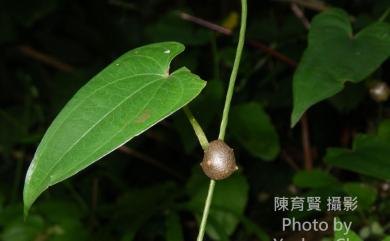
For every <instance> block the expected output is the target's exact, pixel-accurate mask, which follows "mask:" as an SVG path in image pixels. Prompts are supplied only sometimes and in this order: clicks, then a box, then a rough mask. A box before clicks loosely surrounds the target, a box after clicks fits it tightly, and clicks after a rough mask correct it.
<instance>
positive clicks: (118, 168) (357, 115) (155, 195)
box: [0, 0, 390, 241]
mask: <svg viewBox="0 0 390 241" xmlns="http://www.w3.org/2000/svg"><path fill="white" fill-rule="evenodd" d="M315 2H316V1H315ZM239 3H240V2H239V1H226V0H214V1H182V0H173V1H172V0H171V1H166V0H144V1H128V2H127V1H121V0H108V1H100V0H99V1H64V0H40V1H28V0H22V1H6V0H2V1H1V2H0V100H1V101H0V103H1V104H0V105H1V107H0V108H1V109H0V240H4V241H8V240H10V241H18V240H34V241H38V240H39V241H42V240H131V237H132V235H133V234H134V235H135V240H145V241H146V240H164V239H165V237H166V232H167V231H166V230H167V228H166V227H167V226H169V227H172V223H169V222H168V224H169V225H167V222H166V220H167V218H166V217H167V216H169V214H170V213H172V212H173V213H175V214H177V215H175V217H179V218H180V221H179V223H180V224H181V226H180V227H179V229H181V230H182V232H183V233H184V238H185V240H195V237H196V233H197V229H198V225H197V222H196V218H194V215H193V213H197V212H200V211H201V210H198V211H193V212H191V211H190V209H187V208H185V206H186V205H185V204H186V202H187V201H188V200H189V199H191V195H192V193H191V189H189V187H188V185H189V184H186V183H187V182H188V180H189V178H190V177H191V176H192V175H194V174H193V173H194V172H195V173H196V172H197V171H199V170H200V167H199V166H198V163H199V162H200V160H201V158H202V150H201V148H200V146H199V145H198V144H197V143H196V139H195V137H194V135H193V134H192V129H191V127H190V125H189V124H188V123H187V121H186V119H185V116H184V115H183V113H182V112H181V111H179V112H177V113H176V114H174V115H173V116H172V117H169V118H168V119H166V120H164V121H163V122H161V123H159V124H158V125H156V126H154V127H153V128H151V129H150V130H148V131H147V132H146V133H145V134H143V135H141V136H139V137H137V138H135V139H134V140H132V141H131V142H130V143H128V144H127V145H126V147H125V148H122V149H121V150H119V151H115V152H113V153H112V154H110V155H108V156H107V157H105V158H103V159H102V160H101V161H99V162H98V163H96V164H94V165H93V166H91V167H89V168H87V169H86V170H84V171H82V172H81V173H80V174H78V175H76V176H74V177H72V178H70V179H69V180H67V181H65V182H63V183H60V184H58V185H56V186H54V187H53V188H50V190H49V191H47V192H45V193H44V194H43V196H42V197H40V198H39V200H38V201H37V203H36V204H35V205H34V206H33V208H32V211H31V215H30V217H29V218H28V220H27V222H23V221H22V220H23V217H22V188H23V180H24V175H25V172H26V170H27V168H28V165H29V162H30V161H31V159H32V156H33V154H34V151H35V149H36V147H37V145H38V144H39V142H40V140H41V138H42V136H43V134H44V132H45V130H46V129H47V127H48V126H49V125H50V123H51V121H52V120H53V119H54V118H55V116H56V114H57V113H58V112H59V111H60V110H61V108H62V107H63V106H64V104H65V103H66V102H67V101H68V100H69V99H70V98H71V97H72V95H73V94H74V93H75V91H77V90H78V89H79V88H80V87H81V86H82V85H83V84H85V83H86V82H87V81H88V80H89V79H90V78H91V77H93V76H94V75H95V74H96V73H98V72H99V71H100V70H101V69H102V68H103V67H104V66H106V65H107V64H109V63H110V62H112V61H113V60H114V59H115V58H117V57H119V56H120V55H121V54H122V53H124V52H126V51H128V50H130V49H132V48H135V47H138V46H141V45H145V44H148V43H153V42H159V41H165V40H176V41H179V42H182V43H184V44H185V45H186V51H185V52H184V53H183V54H181V55H180V56H179V57H178V58H177V59H176V60H175V61H174V63H173V67H172V68H173V69H176V68H177V67H180V66H183V65H185V66H187V67H188V68H189V69H191V71H192V72H194V73H197V74H198V75H200V76H201V77H202V78H203V79H204V80H207V81H211V80H212V81H214V82H215V83H217V84H215V85H216V87H214V88H213V89H210V90H209V91H208V92H207V94H206V93H205V92H204V93H203V94H202V95H201V97H200V98H199V100H198V101H197V102H196V101H195V103H194V104H193V112H194V115H195V116H196V117H199V119H200V122H201V124H202V126H204V127H205V129H206V133H207V135H208V137H209V139H214V138H216V136H217V132H218V128H219V124H218V123H219V121H220V118H221V114H222V104H223V100H224V90H225V89H226V86H227V81H228V78H229V74H230V70H231V67H232V62H233V58H234V50H235V46H236V39H237V33H238V27H236V28H234V29H233V33H234V34H233V36H225V35H223V34H219V33H214V32H213V31H212V30H209V29H207V28H205V27H202V26H199V25H197V24H194V23H191V22H189V21H185V20H183V19H182V18H180V12H186V13H189V14H192V15H194V16H197V17H199V18H203V19H206V20H209V21H211V22H214V23H217V24H226V19H227V18H228V16H229V15H231V13H232V12H236V13H239V12H240V5H239ZM325 3H326V4H327V5H329V6H335V7H339V8H342V9H344V10H345V11H347V12H348V13H349V14H350V15H351V16H353V27H354V29H355V30H356V31H358V30H359V29H361V28H362V27H364V26H367V25H368V24H370V23H372V22H374V21H376V20H377V19H378V18H379V17H380V16H381V15H382V14H383V13H384V12H385V10H386V9H387V7H388V6H389V1H386V0H382V1H369V0H351V1H346V0H345V1H326V2H325ZM248 5H249V13H248V16H249V18H248V29H247V39H250V40H256V41H258V42H260V43H262V44H263V45H265V46H269V47H271V48H273V49H275V51H277V52H279V53H282V54H283V55H285V56H287V57H288V58H290V59H291V60H292V61H293V62H299V59H300V57H301V55H302V53H303V51H304V49H305V47H306V44H307V43H306V35H307V30H306V29H305V27H304V26H303V24H302V22H301V20H300V19H298V18H297V17H296V16H295V14H294V13H293V11H292V10H291V5H290V2H289V1H249V3H248ZM319 6H322V5H319ZM301 7H303V8H304V12H305V15H306V17H307V18H308V19H309V20H310V19H311V18H312V17H313V16H315V15H316V14H317V13H318V12H319V10H318V9H315V8H310V7H304V6H303V5H302V6H301ZM303 8H302V9H303ZM213 44H215V45H216V51H214V50H215V49H214V50H213ZM216 56H219V60H217V61H218V63H217V64H215V57H216ZM294 68H295V67H294V63H292V62H288V61H287V62H286V61H283V59H282V60H281V59H280V58H276V57H274V56H271V55H270V51H264V49H262V48H256V47H254V46H253V45H250V44H247V45H246V46H245V50H244V54H243V58H242V64H241V68H240V71H239V76H238V81H237V88H236V91H235V96H234V98H233V104H234V105H235V104H240V103H246V102H250V101H251V102H256V103H260V104H261V105H262V106H263V107H264V109H265V111H266V112H267V113H268V114H269V116H270V118H271V121H272V123H273V126H274V127H275V129H276V131H277V133H278V136H279V144H278V146H280V153H279V154H278V155H277V157H276V158H275V160H273V161H268V162H267V161H264V160H262V159H261V158H258V157H255V156H253V155H251V153H249V152H247V151H245V149H243V148H242V147H241V146H240V142H239V141H237V140H236V139H235V138H234V137H233V136H231V135H230V134H229V127H228V136H227V141H228V142H229V143H231V145H232V146H233V147H234V148H235V149H236V150H237V151H236V154H237V159H238V163H239V165H240V167H241V168H240V175H243V176H244V177H245V179H246V180H247V182H248V187H249V193H248V202H247V204H246V205H245V211H244V216H245V217H246V218H248V220H249V221H250V222H251V224H252V225H255V226H257V229H256V228H254V229H255V230H257V231H259V230H260V231H259V232H261V230H263V231H265V232H266V233H268V234H269V235H272V237H273V236H285V237H290V238H291V237H294V236H293V234H292V233H291V234H290V233H285V234H281V232H280V231H281V229H280V217H281V215H279V214H275V213H274V212H273V202H272V200H273V197H274V196H281V195H287V196H288V195H296V193H297V192H298V195H299V193H303V191H302V190H301V189H299V188H298V189H297V187H296V186H295V185H293V183H292V178H293V176H294V173H296V172H297V171H298V169H303V168H304V162H303V159H304V158H303V146H302V140H301V136H302V130H301V125H300V124H298V125H297V127H295V128H294V129H290V127H289V122H290V121H289V118H290V113H291V108H292V106H291V98H292V97H291V92H292V90H291V80H292V76H293V73H294ZM389 70H390V63H389V61H387V62H385V63H384V64H383V65H382V67H381V68H380V70H378V71H376V72H375V73H374V74H373V75H372V76H371V77H370V78H371V79H377V80H382V81H389V76H390V72H389ZM367 86H368V85H367V81H363V82H361V83H359V84H356V85H354V86H352V85H347V88H346V90H345V91H344V92H343V93H347V94H346V95H344V96H342V97H340V98H333V99H331V100H330V101H324V102H321V103H320V104H318V105H316V106H315V107H313V108H311V109H310V111H309V112H308V114H307V118H308V129H307V130H308V131H309V134H310V142H311V150H310V152H311V153H312V157H313V160H314V163H313V166H314V167H315V168H320V169H323V170H328V171H329V170H330V169H329V167H328V166H326V165H325V164H324V163H323V161H322V157H323V156H324V154H325V151H326V148H328V147H330V146H339V147H350V145H351V141H352V139H353V136H354V135H355V134H356V133H358V132H364V133H365V132H370V131H371V130H372V129H373V128H375V123H376V122H377V120H378V118H379V116H380V117H381V118H386V117H388V116H389V110H388V109H389V105H388V103H386V102H385V103H383V104H378V103H376V102H375V101H373V100H372V99H371V98H370V97H369V95H368V87H367ZM206 89H207V88H206ZM347 91H348V92H347ZM348 93H349V94H348ZM351 93H352V94H351ZM259 138H260V137H259ZM264 141H265V142H267V140H264ZM331 172H332V174H333V175H335V176H336V177H337V178H338V179H339V180H340V181H341V182H347V181H356V180H360V181H363V182H366V183H370V185H371V184H372V186H373V188H374V189H376V190H377V191H378V192H381V190H382V189H380V188H381V187H382V185H384V184H385V183H383V182H378V181H375V182H373V181H371V180H370V179H369V180H367V179H365V178H364V177H363V178H362V177H361V176H359V175H357V174H355V173H351V172H347V171H342V170H338V169H332V170H331ZM192 178H193V177H192ZM217 188H218V184H217ZM386 197H387V196H386V195H385V196H384V198H383V200H382V201H383V202H388V201H387V198H386ZM233 201H234V200H233ZM384 210H388V209H384ZM388 213H389V211H387V212H386V211H383V210H378V209H376V210H372V209H369V210H366V212H363V211H362V212H360V213H358V214H347V215H349V216H351V217H350V218H351V219H352V220H357V221H355V222H354V225H355V226H354V230H357V231H359V230H362V229H364V228H366V227H369V228H371V227H372V223H377V224H378V225H379V223H380V225H381V228H382V233H379V234H378V235H379V236H378V237H383V234H384V233H385V232H386V227H385V226H386V224H388V221H390V220H388V219H386V214H388ZM326 215H327V214H323V213H322V214H318V215H317V216H318V217H319V218H324V219H326ZM354 215H355V216H356V217H357V218H356V219H354ZM362 215H363V217H364V218H361V217H362ZM195 216H196V215H195ZM387 216H388V215H387ZM241 221H242V220H241ZM241 221H239V223H240V224H239V225H238V228H237V229H236V230H235V231H234V232H233V233H232V235H231V240H260V239H259V238H260V236H261V235H256V232H254V231H250V229H248V225H246V224H243V223H242V222H241ZM173 223H176V224H177V222H173ZM173 226H174V225H173ZM64 230H65V235H64V234H63V233H64ZM369 230H371V229H369ZM172 232H173V233H180V232H179V231H177V230H175V229H174V230H173V231H172ZM370 232H371V234H372V230H371V231H370ZM324 235H325V236H326V234H324ZM320 236H322V234H321V235H320ZM310 237H311V239H310V240H320V238H318V237H314V236H313V235H312V236H310ZM370 237H371V236H370ZM374 237H375V235H374ZM292 240H293V239H292ZM372 240H378V239H377V238H373V239H372Z"/></svg>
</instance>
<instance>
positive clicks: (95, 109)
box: [23, 0, 247, 241]
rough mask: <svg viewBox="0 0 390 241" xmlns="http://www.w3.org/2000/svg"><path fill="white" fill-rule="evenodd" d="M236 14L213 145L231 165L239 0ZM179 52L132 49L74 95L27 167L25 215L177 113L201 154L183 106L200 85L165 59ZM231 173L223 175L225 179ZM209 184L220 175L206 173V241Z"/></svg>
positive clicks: (178, 48)
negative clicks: (51, 191) (228, 138)
mask: <svg viewBox="0 0 390 241" xmlns="http://www.w3.org/2000/svg"><path fill="white" fill-rule="evenodd" d="M241 12H242V14H241V25H240V34H239V41H238V45H237V50H236V56H235V60H234V65H233V69H232V73H231V76H230V80H229V85H228V89H227V93H226V100H225V105H224V109H223V114H222V120H221V123H220V130H219V136H218V142H221V143H223V146H224V148H227V149H226V150H227V151H228V154H229V155H233V156H230V159H229V160H230V161H233V162H234V161H235V160H234V154H233V153H232V150H231V149H230V148H229V147H228V146H227V145H226V144H224V142H223V140H224V138H225V133H226V127H227V124H228V116H229V110H230V103H231V100H232V96H233V90H234V85H235V81H236V77H237V72H238V68H239V65H240V59H241V53H242V50H243V46H244V41H245V29H246V18H247V3H246V0H241ZM183 50H184V46H183V45H182V44H180V43H177V42H162V43H156V44H150V45H146V46H143V47H140V48H137V49H134V50H131V51H129V52H127V53H126V54H124V55H123V56H121V57H119V58H118V59H117V60H115V61H114V62H113V63H111V64H110V65H109V66H107V67H106V68H105V69H104V70H102V71H101V72H100V73H98V74H97V75H96V76H95V77H93V78H92V79H91V80H90V81H89V82H88V83H87V84H86V85H85V86H83V87H82V88H81V89H80V90H79V91H78V92H77V93H76V94H75V95H74V96H73V98H72V99H71V100H70V101H69V102H68V103H67V104H66V106H65V107H64V108H63V109H62V111H61V112H60V113H59V114H58V116H57V117H56V119H55V120H54V121H53V123H52V124H51V126H50V127H49V128H48V130H47V132H46V133H45V135H44V137H43V139H42V141H41V143H40V144H39V146H38V149H37V151H36V153H35V155H34V158H33V160H32V162H31V164H30V166H29V169H28V171H27V174H26V179H25V185H24V192H23V196H24V212H25V216H26V215H27V214H28V211H29V209H30V207H31V205H32V204H33V203H34V202H35V200H36V199H37V198H38V196H39V195H40V194H41V193H42V192H44V191H45V190H46V189H47V188H48V187H50V186H52V185H54V184H56V183H59V182H61V181H63V180H65V179H67V178H69V177H71V176H73V175H75V174H76V173H78V172H79V171H81V170H82V169H84V168H86V167H87V166H89V165H91V164H92V163H94V162H96V161H97V160H99V159H100V158H102V157H103V156H105V155H107V154H108V153H110V152H112V151H113V150H115V149H116V148H118V147H120V146H121V145H123V144H124V143H126V142H127V141H129V140H130V139H132V138H133V137H135V136H137V135H139V134H141V133H142V132H144V131H145V130H147V129H148V128H150V127H151V126H153V125H154V124H156V123H158V122H159V121H161V120H162V119H164V118H166V117H167V116H169V115H170V114H172V113H174V112H175V111H177V110H179V109H180V108H183V109H184V112H185V113H186V115H187V117H188V119H189V121H190V123H191V124H192V126H193V129H194V131H195V134H196V136H197V137H198V140H199V142H200V144H201V146H202V148H203V149H204V150H205V151H206V153H207V150H208V148H209V145H208V140H207V137H206V135H205V134H204V132H203V130H202V128H201V127H200V125H199V124H198V122H197V120H196V119H195V117H194V116H193V115H192V113H191V111H190V109H189V108H188V107H186V105H187V104H188V103H189V102H190V101H191V100H192V99H194V98H195V97H196V96H197V95H198V94H199V93H200V92H201V90H202V89H203V88H204V87H205V85H206V83H205V81H203V80H202V79H200V78H199V77H198V76H197V75H195V74H193V73H191V72H190V71H189V70H188V69H187V68H185V67H183V68H180V69H178V70H176V71H174V72H173V73H170V72H169V65H170V62H171V61H172V59H173V58H174V57H175V56H176V55H178V54H179V53H181V52H182V51H183ZM225 145H226V147H225ZM210 146H211V145H210ZM217 148H220V146H218V145H217ZM209 151H211V152H212V153H211V154H210V153H209V154H210V155H211V156H214V157H215V158H217V159H218V158H219V159H218V160H217V161H220V158H221V157H223V155H220V154H219V153H217V154H214V153H213V150H209ZM217 151H221V150H217ZM230 152H231V153H230ZM225 161H226V160H225ZM222 163H225V162H224V160H222ZM234 167H236V166H235V163H234ZM217 168H220V166H219V167H217ZM203 169H205V167H203ZM234 170H235V168H234V169H232V170H229V171H230V173H228V175H226V176H225V177H227V176H229V175H230V174H231V172H233V171H234ZM206 173H207V172H206ZM209 176H210V175H209ZM215 179H220V178H213V177H212V176H211V179H210V185H209V190H208V194H207V198H206V201H205V206H204V210H203V215H202V219H201V223H200V228H199V233H198V237H197V241H202V240H203V237H204V233H205V227H206V223H207V217H208V214H209V210H210V205H211V202H212V197H213V192H214V187H215V184H216V180H215Z"/></svg>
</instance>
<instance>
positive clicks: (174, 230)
mask: <svg viewBox="0 0 390 241" xmlns="http://www.w3.org/2000/svg"><path fill="white" fill-rule="evenodd" d="M165 227H166V232H165V240H166V241H183V240H184V237H183V228H182V226H181V222H180V218H179V216H178V215H177V213H170V214H168V216H167V217H166V220H165Z"/></svg>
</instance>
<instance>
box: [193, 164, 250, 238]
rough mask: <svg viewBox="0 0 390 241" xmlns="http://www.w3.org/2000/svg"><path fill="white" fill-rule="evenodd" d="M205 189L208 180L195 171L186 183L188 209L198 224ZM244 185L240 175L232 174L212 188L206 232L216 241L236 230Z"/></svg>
mask: <svg viewBox="0 0 390 241" xmlns="http://www.w3.org/2000/svg"><path fill="white" fill-rule="evenodd" d="M208 186H209V180H208V178H207V177H206V176H205V175H204V174H203V173H202V172H200V168H196V169H195V170H194V173H193V175H192V177H191V179H190V180H189V181H188V183H187V191H188V195H190V196H191V199H190V201H189V203H188V208H189V209H190V210H192V211H193V212H194V214H195V216H196V217H197V218H198V220H199V221H200V217H201V215H202V211H203V206H204V202H205V197H206V194H207V190H208ZM248 188H249V187H248V182H247V180H246V179H245V177H243V176H242V175H240V174H237V173H236V174H233V175H232V176H231V177H230V178H228V179H226V180H222V181H219V182H218V183H217V185H216V187H215V191H214V196H213V203H212V206H211V210H210V220H211V221H210V223H209V225H208V226H207V228H206V232H207V233H208V234H209V235H210V236H211V237H212V238H213V239H216V240H224V237H225V238H226V237H228V236H229V235H231V234H232V233H233V232H234V230H235V229H236V227H237V225H238V223H239V220H240V217H241V216H242V215H243V213H244V209H245V206H246V204H247V201H248Z"/></svg>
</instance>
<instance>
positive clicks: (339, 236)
mask: <svg viewBox="0 0 390 241" xmlns="http://www.w3.org/2000/svg"><path fill="white" fill-rule="evenodd" d="M337 220H338V221H340V219H339V218H337ZM345 233H346V230H345V228H344V227H343V228H342V229H341V230H337V231H335V233H334V241H338V240H349V241H363V240H362V239H361V238H360V237H359V236H358V235H357V234H356V233H355V232H354V231H352V230H350V231H349V232H348V233H347V234H345Z"/></svg>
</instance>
